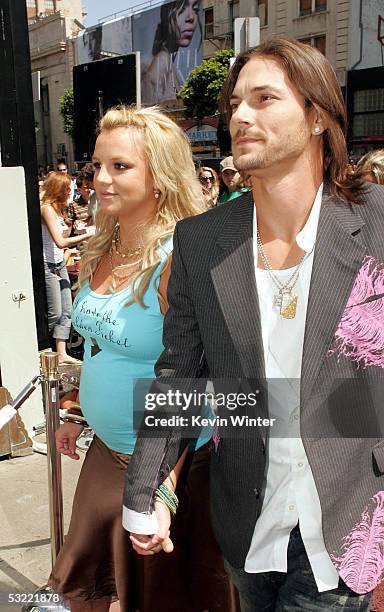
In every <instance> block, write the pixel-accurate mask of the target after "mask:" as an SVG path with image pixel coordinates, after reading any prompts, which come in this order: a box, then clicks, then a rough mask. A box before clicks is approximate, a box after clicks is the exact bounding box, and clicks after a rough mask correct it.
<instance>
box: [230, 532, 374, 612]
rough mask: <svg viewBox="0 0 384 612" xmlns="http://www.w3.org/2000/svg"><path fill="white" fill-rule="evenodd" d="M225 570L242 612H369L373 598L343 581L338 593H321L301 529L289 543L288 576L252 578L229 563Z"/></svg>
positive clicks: (271, 575)
mask: <svg viewBox="0 0 384 612" xmlns="http://www.w3.org/2000/svg"><path fill="white" fill-rule="evenodd" d="M225 569H226V570H227V572H228V574H229V576H230V577H231V578H232V581H233V582H234V584H235V586H236V587H237V589H238V591H239V595H240V604H241V612H320V611H323V612H325V611H328V610H331V611H335V612H341V611H343V612H369V608H370V601H371V594H370V593H368V594H367V595H357V594H356V593H353V592H352V591H351V590H350V589H349V588H348V587H347V586H346V584H344V582H343V581H342V580H341V579H340V580H339V586H338V588H337V589H333V590H332V591H325V592H322V593H319V592H318V590H317V586H316V582H315V579H314V577H313V573H312V570H311V566H310V564H309V561H308V557H307V553H306V552H305V548H304V544H303V540H302V538H301V535H300V530H299V528H298V527H295V529H293V531H292V533H291V537H290V540H289V545H288V571H287V573H282V572H265V573H260V574H249V573H247V572H245V571H244V570H243V569H238V568H234V567H232V566H231V565H230V564H229V563H228V562H227V561H226V562H225Z"/></svg>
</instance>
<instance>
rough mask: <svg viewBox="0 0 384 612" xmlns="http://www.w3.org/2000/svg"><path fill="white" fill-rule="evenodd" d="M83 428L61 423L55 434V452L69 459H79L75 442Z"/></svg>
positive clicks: (75, 424)
mask: <svg viewBox="0 0 384 612" xmlns="http://www.w3.org/2000/svg"><path fill="white" fill-rule="evenodd" d="M83 429H84V427H83V426H82V425H78V424H77V423H63V424H62V425H60V427H59V429H58V430H57V431H56V433H55V438H56V450H57V452H58V453H61V454H62V455H67V456H68V457H70V458H71V459H80V455H78V454H77V452H76V440H77V438H78V437H79V436H80V434H81V432H82V431H83Z"/></svg>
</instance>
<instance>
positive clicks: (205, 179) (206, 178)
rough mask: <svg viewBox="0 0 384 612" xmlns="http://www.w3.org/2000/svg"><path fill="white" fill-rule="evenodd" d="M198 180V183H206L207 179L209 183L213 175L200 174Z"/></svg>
mask: <svg viewBox="0 0 384 612" xmlns="http://www.w3.org/2000/svg"><path fill="white" fill-rule="evenodd" d="M199 181H200V183H208V181H209V182H210V183H212V181H213V176H200V177H199Z"/></svg>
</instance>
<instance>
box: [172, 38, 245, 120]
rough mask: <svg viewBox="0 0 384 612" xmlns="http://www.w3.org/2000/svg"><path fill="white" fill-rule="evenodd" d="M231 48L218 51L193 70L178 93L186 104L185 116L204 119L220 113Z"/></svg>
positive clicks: (231, 54) (231, 53)
mask: <svg viewBox="0 0 384 612" xmlns="http://www.w3.org/2000/svg"><path fill="white" fill-rule="evenodd" d="M231 57H233V51H232V50H231V49H228V50H225V51H217V52H216V53H215V55H213V56H212V57H210V58H209V59H206V60H204V61H203V63H202V64H201V65H200V66H198V67H197V68H195V69H194V70H192V71H191V72H190V74H189V76H188V78H187V80H186V81H185V83H184V85H183V87H182V88H181V89H180V91H179V93H178V97H179V98H180V99H181V100H182V101H183V103H184V106H185V116H186V117H191V118H192V117H193V118H195V119H203V118H204V117H208V116H211V117H212V116H215V115H218V114H219V108H218V107H219V98H220V93H221V89H222V87H223V84H224V81H225V79H226V78H227V75H228V72H229V60H230V58H231Z"/></svg>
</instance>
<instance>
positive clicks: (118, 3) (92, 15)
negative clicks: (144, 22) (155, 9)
mask: <svg viewBox="0 0 384 612" xmlns="http://www.w3.org/2000/svg"><path fill="white" fill-rule="evenodd" d="M142 1H143V0H108V2H106V1H105V0H83V6H85V7H86V9H87V13H88V14H87V16H86V17H85V19H84V25H86V26H87V27H88V26H91V25H95V24H96V23H98V21H99V19H102V18H103V17H106V16H107V15H111V14H112V13H118V12H119V11H124V9H127V8H129V7H130V6H135V5H136V4H140V3H141V2H142Z"/></svg>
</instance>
